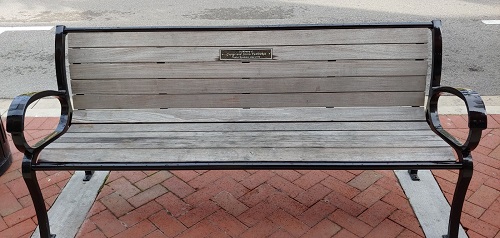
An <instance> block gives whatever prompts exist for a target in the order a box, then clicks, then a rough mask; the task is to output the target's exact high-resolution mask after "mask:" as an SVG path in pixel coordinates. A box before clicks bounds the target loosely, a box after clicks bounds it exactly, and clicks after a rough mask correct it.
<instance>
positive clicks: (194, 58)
mask: <svg viewBox="0 0 500 238" xmlns="http://www.w3.org/2000/svg"><path fill="white" fill-rule="evenodd" d="M249 48H250V49H252V47H239V48H234V47H233V48H227V49H238V50H242V49H249ZM263 48H272V50H273V59H274V60H285V61H289V60H345V59H426V58H427V55H428V46H427V44H379V45H371V44H370V45H315V46H265V47H263ZM220 49H221V47H165V48H156V47H155V48H153V47H138V48H82V49H69V50H68V59H69V62H70V63H96V62H101V63H122V62H129V63H137V62H199V61H217V60H219V50H220ZM225 49H226V48H225Z"/></svg>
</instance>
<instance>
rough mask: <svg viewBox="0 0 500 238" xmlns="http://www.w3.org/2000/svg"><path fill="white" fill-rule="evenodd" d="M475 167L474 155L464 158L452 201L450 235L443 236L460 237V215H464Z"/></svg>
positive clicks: (449, 237) (447, 237)
mask: <svg viewBox="0 0 500 238" xmlns="http://www.w3.org/2000/svg"><path fill="white" fill-rule="evenodd" d="M473 171H474V167H473V164H472V157H471V156H470V155H469V156H468V157H466V158H464V167H463V168H462V169H460V172H459V173H458V180H457V186H456V187H455V193H454V194H453V201H452V203H451V211H450V221H449V223H448V235H444V236H443V238H456V237H458V229H459V228H460V217H461V215H462V208H463V206H464V201H465V194H466V193H467V188H468V187H469V183H470V180H471V179H472V173H473Z"/></svg>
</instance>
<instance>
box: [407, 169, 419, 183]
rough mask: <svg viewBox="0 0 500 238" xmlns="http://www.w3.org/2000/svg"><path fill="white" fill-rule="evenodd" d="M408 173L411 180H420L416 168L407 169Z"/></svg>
mask: <svg viewBox="0 0 500 238" xmlns="http://www.w3.org/2000/svg"><path fill="white" fill-rule="evenodd" d="M408 173H409V174H410V178H411V180H413V181H420V178H419V177H418V170H416V169H409V170H408Z"/></svg>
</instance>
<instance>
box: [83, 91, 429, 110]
mask: <svg viewBox="0 0 500 238" xmlns="http://www.w3.org/2000/svg"><path fill="white" fill-rule="evenodd" d="M424 96H425V95H424V92H352V93H294V94H202V95H102V94H99V95H97V94H86V95H75V96H73V106H74V108H77V109H140V108H225V107H229V108H255V107H257V108H264V107H372V106H422V105H423V103H424Z"/></svg>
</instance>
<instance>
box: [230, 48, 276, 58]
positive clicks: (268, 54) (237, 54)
mask: <svg viewBox="0 0 500 238" xmlns="http://www.w3.org/2000/svg"><path fill="white" fill-rule="evenodd" d="M272 59H273V49H244V50H238V49H221V50H220V60H272Z"/></svg>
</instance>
